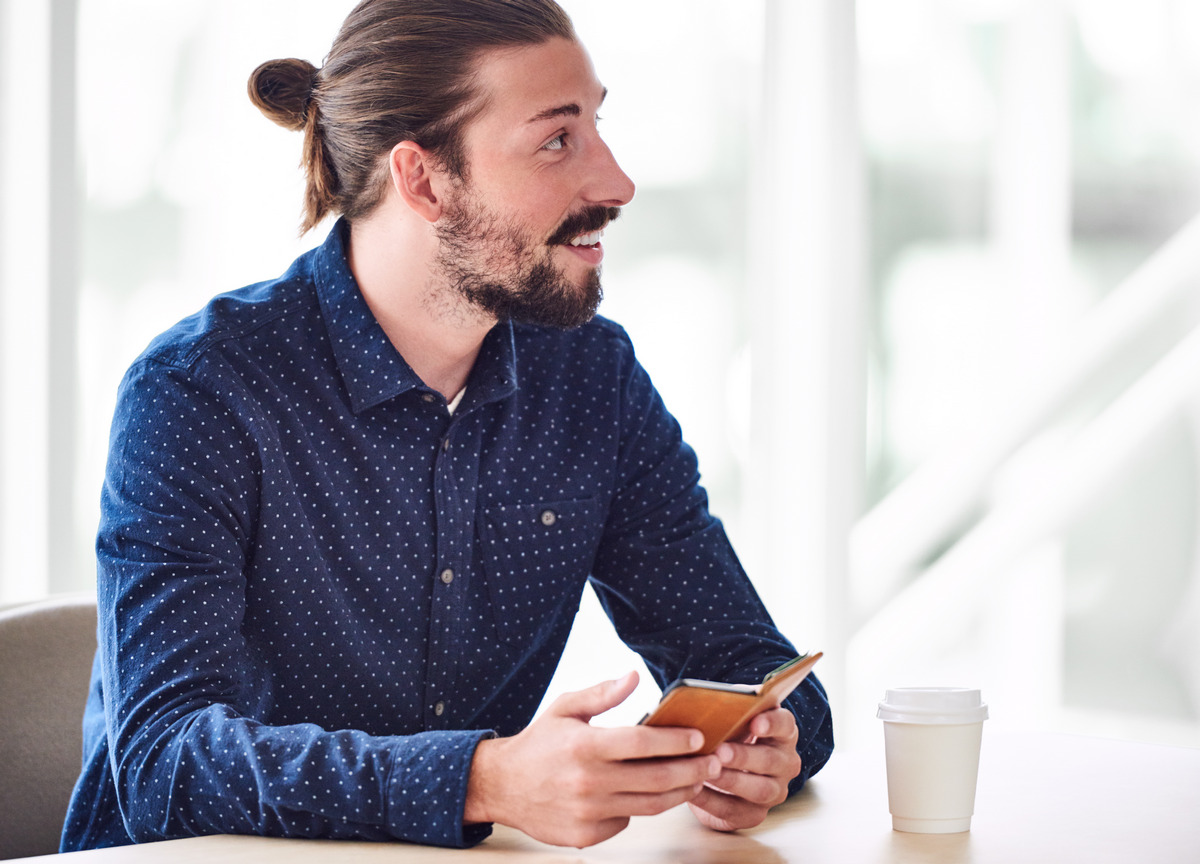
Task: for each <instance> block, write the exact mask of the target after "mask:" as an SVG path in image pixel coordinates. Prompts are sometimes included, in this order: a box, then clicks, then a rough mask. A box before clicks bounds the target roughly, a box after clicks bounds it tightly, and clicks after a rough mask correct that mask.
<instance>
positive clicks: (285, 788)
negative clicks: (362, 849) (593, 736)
mask: <svg viewBox="0 0 1200 864" xmlns="http://www.w3.org/2000/svg"><path fill="white" fill-rule="evenodd" d="M487 734H488V733H486V732H431V733H421V734H418V735H411V736H391V737H382V736H370V735H367V734H365V733H362V732H356V731H351V730H342V731H336V732H329V731H325V730H322V729H320V728H318V727H316V726H313V725H311V724H297V725H292V726H267V725H263V724H260V723H257V722H255V721H252V720H249V719H247V718H244V717H240V716H238V715H237V714H236V713H234V712H233V711H232V710H231V709H230V708H228V707H227V706H222V705H211V706H209V707H207V708H205V709H203V710H201V711H198V712H195V713H194V714H192V715H189V716H187V717H185V718H182V719H181V720H179V721H177V722H176V723H174V724H173V725H171V726H170V727H166V728H155V727H154V726H149V727H146V728H144V729H142V730H141V731H140V732H139V733H138V734H134V735H132V736H130V737H129V738H128V740H127V743H126V744H125V746H124V747H121V748H120V750H119V752H117V754H116V759H115V763H116V772H117V778H116V779H117V784H116V785H117V790H118V795H119V797H120V798H121V803H122V809H123V812H124V813H125V814H126V822H127V825H128V827H129V829H130V831H131V833H132V835H133V837H134V839H136V840H139V841H147V840H161V839H168V838H173V837H181V836H189V835H195V834H208V833H240V834H259V835H266V836H280V837H327V838H342V839H404V840H409V841H413V842H420V843H432V844H438V845H449V846H462V845H469V844H471V843H473V842H478V840H480V839H482V837H483V836H486V830H483V831H481V829H471V830H467V831H465V832H464V830H463V826H462V819H461V814H462V811H463V802H464V799H465V796H466V779H467V776H468V772H469V766H470V762H471V758H472V754H473V751H474V748H475V744H476V743H477V742H478V740H479V739H480V738H481V737H484V736H485V735H487ZM151 742H152V743H151Z"/></svg>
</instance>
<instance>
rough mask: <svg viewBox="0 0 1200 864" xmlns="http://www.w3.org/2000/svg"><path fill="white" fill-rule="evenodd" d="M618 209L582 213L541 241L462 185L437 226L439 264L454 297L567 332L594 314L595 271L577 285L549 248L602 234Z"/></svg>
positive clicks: (505, 317) (500, 315)
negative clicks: (580, 236) (493, 211)
mask: <svg viewBox="0 0 1200 864" xmlns="http://www.w3.org/2000/svg"><path fill="white" fill-rule="evenodd" d="M620 212H621V211H620V208H617V207H589V208H586V209H584V210H581V211H579V212H578V213H574V214H572V215H571V216H569V217H567V218H566V219H565V220H564V221H563V223H562V224H561V225H560V226H559V227H558V229H557V230H556V231H555V232H554V234H553V235H551V237H550V239H549V240H548V241H546V242H545V243H541V242H539V241H537V240H536V239H534V238H533V237H531V236H530V235H529V233H528V232H526V231H524V230H522V229H521V228H520V226H517V225H513V224H511V223H507V222H505V220H504V219H503V218H502V217H500V216H499V215H498V214H496V213H492V212H491V211H489V210H488V208H487V207H486V205H484V204H483V203H482V202H479V201H478V200H477V199H476V198H475V197H474V196H473V195H472V194H471V191H470V189H469V188H468V187H466V186H465V185H464V186H461V187H459V194H458V195H456V196H455V198H454V199H453V200H452V201H450V202H448V203H447V210H446V214H445V217H444V218H443V219H442V220H441V222H439V224H438V225H437V228H436V230H437V236H438V240H439V249H438V257H437V266H438V269H439V272H441V273H442V274H444V275H445V277H446V278H447V279H448V281H449V283H450V286H451V288H452V290H454V291H455V292H456V294H457V295H458V296H459V297H461V298H462V299H464V300H466V301H467V302H468V303H469V304H470V305H471V306H473V307H474V308H475V309H477V310H480V311H482V312H485V313H487V314H489V315H491V316H494V317H495V318H496V320H498V321H514V322H518V323H524V324H536V325H539V326H544V327H553V328H556V329H559V330H571V329H574V328H576V327H579V326H582V325H583V324H586V323H587V322H588V321H590V320H592V318H593V317H595V315H596V309H597V308H599V306H600V301H601V299H603V291H602V289H601V287H600V270H599V268H593V269H591V270H589V271H588V273H587V275H586V277H584V280H583V282H582V284H580V283H577V282H572V281H571V280H570V279H569V278H568V277H567V274H566V273H565V272H563V270H562V268H560V267H557V266H556V265H555V264H554V260H553V251H554V247H555V246H560V245H567V244H568V243H569V242H570V240H571V238H572V237H577V236H578V235H580V234H584V233H588V232H591V231H598V230H600V229H601V228H603V227H604V226H605V225H607V224H608V223H609V222H611V221H613V220H614V219H616V218H617V216H619V215H620Z"/></svg>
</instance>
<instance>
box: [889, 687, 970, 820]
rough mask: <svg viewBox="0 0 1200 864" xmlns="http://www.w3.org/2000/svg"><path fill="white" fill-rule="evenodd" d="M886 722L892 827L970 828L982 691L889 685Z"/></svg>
mask: <svg viewBox="0 0 1200 864" xmlns="http://www.w3.org/2000/svg"><path fill="white" fill-rule="evenodd" d="M876 716H877V717H879V719H881V720H882V721H883V740H884V748H885V753H886V757H887V785H888V809H889V810H891V813H892V828H894V829H895V830H897V831H907V832H911V833H916V834H955V833H958V832H961V831H970V830H971V817H972V816H973V815H974V813H975V785H976V780H977V779H978V776H979V745H980V743H981V741H982V739H983V721H984V720H986V719H987V716H988V709H987V705H985V704H984V702H983V700H982V699H981V698H980V695H979V691H978V690H967V689H963V688H959V687H908V688H902V689H899V690H888V691H887V694H886V695H885V696H884V700H883V701H882V702H880V703H879V711H878V713H877V714H876Z"/></svg>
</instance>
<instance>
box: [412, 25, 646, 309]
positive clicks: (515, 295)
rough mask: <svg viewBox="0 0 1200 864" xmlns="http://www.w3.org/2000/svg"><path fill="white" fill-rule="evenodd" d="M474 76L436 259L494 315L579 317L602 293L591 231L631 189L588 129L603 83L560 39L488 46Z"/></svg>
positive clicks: (599, 250)
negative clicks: (471, 112)
mask: <svg viewBox="0 0 1200 864" xmlns="http://www.w3.org/2000/svg"><path fill="white" fill-rule="evenodd" d="M477 80H478V84H479V88H480V91H481V93H482V94H483V98H484V99H485V100H486V103H485V104H486V108H485V109H484V111H483V112H482V113H481V114H480V116H479V117H477V118H476V119H475V120H474V121H473V122H472V123H470V124H469V125H468V126H467V128H466V129H465V132H464V142H463V143H464V147H463V149H464V154H465V156H466V160H465V161H466V165H467V177H466V179H465V180H464V181H453V182H451V184H450V189H451V192H450V194H448V195H447V196H446V202H445V212H444V214H443V216H442V218H441V219H440V220H438V222H437V223H436V226H435V227H436V229H437V232H438V237H439V240H440V249H439V266H440V267H441V269H442V272H443V273H444V274H445V275H446V276H447V277H448V278H449V279H450V281H451V283H452V284H453V285H455V286H456V287H457V289H458V291H459V292H460V293H461V294H462V295H463V296H464V297H466V298H467V299H468V300H469V301H471V302H472V303H473V304H474V305H476V306H477V307H479V308H481V309H483V310H484V311H487V312H489V313H491V314H493V315H495V316H496V317H497V318H499V319H512V320H517V321H528V322H531V323H537V324H545V325H549V326H554V327H562V328H569V327H577V326H579V325H580V324H583V323H584V322H586V321H588V320H589V319H590V318H591V317H592V315H594V314H595V311H596V307H597V305H599V302H600V274H599V270H600V264H601V261H602V260H603V258H604V249H603V247H602V245H601V244H600V238H599V233H600V231H601V230H602V229H603V228H604V226H605V225H606V224H607V223H608V222H610V221H612V220H613V219H615V218H616V217H617V215H618V213H619V210H618V209H617V208H619V207H621V206H622V205H624V204H626V203H628V202H629V200H630V199H631V198H632V197H633V183H632V182H631V181H630V180H629V178H628V177H627V176H625V173H624V172H623V171H621V169H620V167H619V166H618V165H617V163H616V160H614V159H613V156H612V153H611V152H610V151H609V149H608V147H607V145H605V143H604V141H603V140H602V139H601V138H600V135H599V133H598V132H597V130H596V119H597V118H596V112H597V110H598V109H599V107H600V103H601V102H603V100H604V88H603V87H602V86H601V84H600V82H599V81H598V80H597V79H596V74H595V72H594V71H593V69H592V64H591V60H590V59H589V58H588V56H587V52H585V51H584V50H583V47H582V46H580V45H579V44H578V43H576V42H572V41H568V40H566V39H553V40H551V41H548V42H545V43H542V44H540V45H533V46H527V47H522V48H516V49H503V50H497V51H494V52H491V53H489V54H487V55H485V56H484V59H483V60H482V62H481V63H480V65H479V71H478V78H477Z"/></svg>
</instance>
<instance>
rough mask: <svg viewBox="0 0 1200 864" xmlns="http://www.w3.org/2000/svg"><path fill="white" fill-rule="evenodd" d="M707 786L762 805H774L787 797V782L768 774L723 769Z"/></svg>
mask: <svg viewBox="0 0 1200 864" xmlns="http://www.w3.org/2000/svg"><path fill="white" fill-rule="evenodd" d="M707 786H708V788H709V789H713V790H715V791H718V792H724V793H726V794H727V795H731V796H732V797H734V798H741V799H742V800H744V801H748V802H750V803H751V804H756V805H759V806H762V807H774V806H775V805H776V804H781V803H783V801H784V800H785V799H786V798H787V782H786V781H784V780H783V779H781V778H779V777H774V776H771V775H767V774H750V773H748V772H746V771H722V772H721V776H719V777H717V778H716V779H715V780H710V781H709V782H708V784H707Z"/></svg>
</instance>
